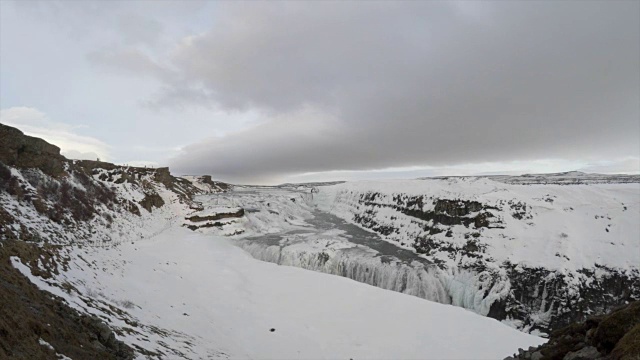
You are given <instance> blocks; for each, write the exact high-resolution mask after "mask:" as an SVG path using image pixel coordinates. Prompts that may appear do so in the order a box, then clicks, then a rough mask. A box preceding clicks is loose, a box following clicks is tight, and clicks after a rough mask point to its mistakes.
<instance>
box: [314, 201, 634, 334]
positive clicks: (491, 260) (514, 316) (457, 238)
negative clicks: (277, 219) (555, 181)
mask: <svg viewBox="0 0 640 360" xmlns="http://www.w3.org/2000/svg"><path fill="white" fill-rule="evenodd" d="M321 192H322V190H321ZM553 199H554V198H553V197H552V196H549V197H548V198H547V199H541V200H542V201H545V202H547V203H550V202H552V201H553ZM326 204H327V200H326V199H325V206H324V208H325V209H326V210H328V211H333V212H334V213H335V214H337V215H339V216H341V217H343V218H344V219H345V220H347V221H350V222H353V223H355V224H358V225H359V226H361V227H363V228H365V229H369V230H372V231H374V232H376V233H378V234H379V235H380V236H382V237H384V238H385V239H387V240H388V241H390V242H393V243H396V244H398V245H399V246H402V247H404V248H408V249H413V250H414V251H415V252H416V253H417V254H422V256H423V258H425V259H428V260H429V261H431V262H432V263H434V264H436V265H437V266H438V267H439V268H440V269H441V270H443V271H444V272H451V271H453V272H456V271H466V272H470V273H471V274H473V275H472V278H474V279H475V280H472V282H474V281H477V282H483V283H485V284H486V283H487V282H489V283H490V284H492V285H489V286H485V288H484V294H479V295H480V296H481V297H482V298H483V299H485V300H486V301H489V303H490V309H489V311H488V313H486V314H484V315H487V316H489V317H493V318H496V319H499V320H508V321H509V322H511V323H513V324H514V325H515V326H517V327H518V328H521V329H523V330H526V331H535V330H538V331H540V332H541V333H547V334H548V333H550V332H551V331H553V330H556V329H559V328H562V327H564V326H567V325H568V324H570V323H573V322H577V321H583V320H584V319H585V318H586V317H587V316H589V315H592V314H594V315H595V314H603V313H606V312H608V311H610V310H611V309H613V308H615V307H617V306H620V305H624V304H626V303H628V302H630V301H634V300H638V299H640V273H639V272H638V269H637V267H636V268H616V267H613V266H608V265H606V264H598V263H595V264H594V266H592V267H583V268H577V269H575V270H568V269H553V268H547V267H545V266H531V265H530V264H527V263H521V262H512V261H510V260H509V259H501V260H496V259H495V257H494V254H493V253H492V251H491V250H492V245H493V244H495V242H496V240H495V239H496V238H505V237H507V236H509V235H508V234H509V232H508V229H505V228H507V227H509V226H514V225H513V223H514V222H528V223H529V224H533V223H534V222H535V219H533V218H534V217H535V214H534V211H532V208H531V206H530V205H527V203H526V202H523V201H518V200H517V199H513V200H509V201H493V202H491V203H486V202H482V201H481V200H471V199H464V200H463V199H460V198H456V197H447V198H445V197H439V196H438V195H432V196H428V195H407V194H403V193H402V192H401V191H400V192H397V193H395V192H394V193H393V194H389V193H380V192H375V191H360V192H358V191H354V192H347V191H345V192H339V191H338V192H337V195H335V197H334V198H332V199H331V200H330V201H329V202H328V204H330V206H327V205H326ZM507 217H508V219H505V218H507ZM525 226H526V225H525ZM531 231H536V229H532V230H531ZM608 231H609V230H607V232H608ZM621 250H622V249H621ZM555 256H557V257H561V256H564V257H566V258H568V256H567V254H563V253H556V255H555ZM456 269H457V270H456ZM505 287H507V288H508V289H509V291H506V292H505V291H503V290H504V288H505ZM496 295H497V296H496ZM476 311H477V310H476Z"/></svg>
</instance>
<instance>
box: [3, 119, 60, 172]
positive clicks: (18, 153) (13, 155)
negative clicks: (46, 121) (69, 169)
mask: <svg viewBox="0 0 640 360" xmlns="http://www.w3.org/2000/svg"><path fill="white" fill-rule="evenodd" d="M65 160H66V159H65V157H64V156H62V155H60V148H59V147H57V146H55V145H52V144H49V143H48V142H46V141H44V140H42V139H39V138H36V137H32V136H27V135H25V134H24V133H23V132H22V131H20V130H18V129H16V128H13V127H10V126H6V125H3V124H0V162H2V163H4V164H6V165H9V166H14V167H17V168H38V169H40V170H42V172H44V173H45V174H47V175H51V176H59V175H61V174H62V173H63V171H64V167H63V163H64V161H65Z"/></svg>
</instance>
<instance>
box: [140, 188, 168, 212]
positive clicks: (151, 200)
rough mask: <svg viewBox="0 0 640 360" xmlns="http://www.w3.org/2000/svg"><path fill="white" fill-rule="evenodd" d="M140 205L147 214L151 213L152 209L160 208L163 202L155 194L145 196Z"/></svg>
mask: <svg viewBox="0 0 640 360" xmlns="http://www.w3.org/2000/svg"><path fill="white" fill-rule="evenodd" d="M140 205H141V206H142V207H143V208H144V209H145V210H147V211H148V212H151V211H152V210H153V208H160V207H162V206H163V205H164V200H162V197H161V196H160V195H158V194H157V193H152V194H147V195H146V196H145V197H144V199H142V200H141V201H140Z"/></svg>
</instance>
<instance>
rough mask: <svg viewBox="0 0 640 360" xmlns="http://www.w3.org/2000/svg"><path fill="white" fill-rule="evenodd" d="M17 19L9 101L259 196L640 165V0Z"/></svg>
mask: <svg viewBox="0 0 640 360" xmlns="http://www.w3.org/2000/svg"><path fill="white" fill-rule="evenodd" d="M7 4H9V5H11V6H9V5H7ZM1 5H2V6H3V11H2V12H1V13H0V16H2V17H3V21H2V29H3V31H2V32H0V36H2V39H3V41H2V42H1V43H2V49H3V51H2V52H1V54H0V57H1V60H2V62H1V63H2V65H3V66H2V67H1V68H0V71H1V72H2V75H3V76H2V77H3V82H2V84H1V85H2V90H3V91H4V93H5V94H8V95H7V96H5V97H3V99H2V101H3V103H2V107H3V108H5V109H6V108H10V107H15V106H18V105H20V104H30V106H32V107H33V108H38V109H40V110H43V111H45V112H46V113H48V114H50V115H51V117H53V118H56V119H69V122H70V124H76V125H77V124H78V121H82V122H83V123H84V122H85V121H86V122H87V123H88V124H90V125H91V129H93V130H94V131H96V132H97V133H99V134H100V138H101V139H104V141H107V142H108V143H109V144H111V145H112V146H113V147H112V148H111V150H112V153H113V156H114V159H115V161H120V162H127V161H132V160H133V159H136V160H141V161H142V160H144V161H153V162H155V163H159V164H163V165H165V164H167V162H169V165H170V166H171V167H172V169H173V171H174V172H177V173H183V174H185V173H190V174H205V173H207V174H212V175H214V176H215V177H216V178H219V179H222V180H227V181H233V182H245V183H262V182H272V183H273V182H279V181H286V180H288V179H293V178H305V179H307V178H308V179H309V180H312V178H313V177H317V178H320V177H323V176H324V175H322V176H321V175H320V174H322V173H326V174H325V175H327V174H329V175H327V176H333V175H334V174H347V173H349V172H351V173H354V174H357V177H361V176H366V175H367V174H371V175H372V176H375V177H377V176H382V174H383V173H384V176H390V175H389V174H391V173H393V172H394V171H397V169H402V170H399V171H400V172H399V174H405V175H407V176H410V175H408V174H413V173H414V172H413V171H414V170H415V171H418V172H420V171H426V172H428V173H429V172H433V171H435V170H434V169H436V168H439V169H444V170H447V171H454V172H455V171H458V170H460V169H462V168H464V171H465V172H466V171H472V170H468V169H477V170H473V171H472V172H480V173H481V172H484V171H494V169H501V168H504V169H505V170H513V169H515V168H517V169H523V171H526V172H528V171H529V170H526V169H530V170H531V171H533V170H534V169H539V168H544V166H546V168H548V169H550V171H558V170H561V169H560V168H559V167H562V166H576V167H586V168H589V167H592V168H594V169H595V168H602V167H605V168H612V167H615V168H620V169H627V168H628V169H629V170H630V171H637V162H638V154H639V153H640V136H638V133H640V100H639V99H640V45H639V44H640V3H638V2H637V1H615V2H605V1H599V2H598V1H589V2H587V1H562V2H557V1H554V2H545V1H528V2H504V1H495V2H471V1H448V2H436V1H425V2H416V1H407V2H403V1H395V2H333V1H322V2H320V1H317V2H291V1H282V2H277V1H271V2H199V1H189V2H174V1H163V2H162V3H161V4H159V3H158V4H156V3H153V4H152V3H149V2H129V3H127V2H108V3H107V2H100V1H98V2H91V1H87V2H84V1H83V2H57V1H46V2H19V3H10V2H3V3H2V4H1ZM9 10H11V11H9ZM25 14H30V15H29V16H26V15H25ZM34 14H35V15H34ZM56 29H57V31H55V30H56ZM60 29H62V30H60ZM25 34H26V35H28V36H29V37H28V39H26V40H24V41H23V40H22V36H23V35H25ZM51 44H55V46H54V47H55V49H54V48H51V46H52V45H51ZM53 50H55V51H53ZM57 54H58V55H57ZM85 119H86V120H85ZM74 120H75V121H74ZM67 132H69V133H71V134H74V133H75V134H77V132H76V131H74V130H73V129H72V130H68V131H67ZM82 133H83V134H88V132H85V131H82ZM180 148H181V150H176V149H180ZM77 151H81V150H77ZM176 153H178V155H177V156H174V155H175V154H176ZM170 157H173V158H172V159H171V160H170V161H167V159H168V158H170ZM624 159H630V160H628V161H627V160H624ZM473 164H475V165H473ZM523 164H524V165H523ZM526 164H528V165H526ZM540 164H547V165H544V166H542V167H541V166H540ZM549 164H555V165H549ZM561 165H562V166H561ZM594 166H595V167H594ZM483 167H485V168H490V170H486V169H483ZM394 169H395V170H394ZM406 169H410V170H409V171H408V172H407V171H406ZM416 169H419V170H416ZM565 170H573V169H569V168H567V169H565ZM622 171H624V170H622Z"/></svg>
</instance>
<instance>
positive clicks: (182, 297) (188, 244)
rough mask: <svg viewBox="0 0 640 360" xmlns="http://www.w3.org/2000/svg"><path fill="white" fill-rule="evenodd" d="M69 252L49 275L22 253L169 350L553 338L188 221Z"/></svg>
mask: <svg viewBox="0 0 640 360" xmlns="http://www.w3.org/2000/svg"><path fill="white" fill-rule="evenodd" d="M69 256H70V257H71V258H72V259H73V260H72V261H71V262H70V263H69V265H68V270H67V271H63V272H61V274H60V275H59V276H57V277H55V278H54V279H53V280H48V281H45V280H43V279H41V278H36V277H33V276H32V275H31V274H30V272H29V269H28V268H26V266H25V265H23V264H22V263H21V262H20V261H19V260H14V261H15V266H16V267H18V268H19V269H20V270H21V271H22V272H23V273H24V274H25V275H27V276H30V277H31V278H32V280H33V281H34V282H36V283H37V284H39V286H41V287H43V288H45V289H50V290H51V291H52V292H54V293H56V294H58V295H60V296H62V297H64V298H65V299H67V300H68V301H69V303H71V304H73V305H74V306H77V307H79V308H82V309H85V310H86V311H91V312H95V313H100V310H99V309H96V308H95V307H90V306H88V305H87V304H86V302H87V301H88V300H87V299H88V295H89V294H92V295H93V296H94V297H95V298H97V299H98V300H99V301H103V302H104V303H106V304H108V305H111V306H118V305H119V304H128V306H127V308H126V309H124V314H119V315H118V314H115V315H114V314H105V313H102V314H103V315H106V318H107V321H108V322H109V325H110V326H111V327H113V328H114V329H115V330H116V332H117V333H119V334H122V335H121V336H122V339H123V340H124V341H125V343H128V344H132V345H133V346H134V347H135V348H138V347H140V348H144V349H146V351H149V352H155V353H157V354H159V355H158V357H160V358H178V357H183V358H189V359H199V358H267V359H300V358H313V359H321V358H327V359H336V358H344V359H349V358H353V359H363V358H364V359H367V358H368V359H371V358H385V359H398V358H402V359H499V358H503V357H506V356H508V355H510V354H511V353H513V351H514V349H517V348H518V347H523V348H527V347H529V346H532V345H537V344H540V343H542V342H544V340H543V339H540V338H537V337H534V336H531V335H527V334H524V333H521V332H519V331H516V330H514V329H511V328H509V327H507V326H505V325H504V324H501V323H499V322H497V321H495V320H493V319H489V318H485V317H481V316H478V315H476V314H474V313H472V312H469V311H466V310H464V309H461V308H458V307H454V306H447V305H442V304H437V303H432V302H427V301H424V300H421V299H418V298H415V297H411V296H406V295H402V294H399V293H394V292H389V291H385V290H382V289H378V288H375V287H371V286H367V285H364V284H359V283H357V282H355V281H351V280H348V279H344V278H341V277H336V276H330V275H325V274H320V273H315V272H310V271H305V270H302V269H296V268H293V267H283V266H277V265H275V264H269V263H265V262H260V261H257V260H254V259H253V258H251V256H250V255H248V254H247V253H245V252H244V251H242V250H241V249H239V248H237V247H235V246H233V244H232V243H231V242H230V240H227V239H225V238H221V237H212V236H207V235H203V234H199V233H195V232H191V231H189V230H186V229H180V228H172V229H170V230H167V231H165V232H163V233H161V234H159V235H158V236H156V237H153V238H146V239H142V240H139V241H136V242H134V243H132V244H131V243H123V244H122V245H120V246H118V247H116V248H111V249H95V248H83V249H78V248H74V249H71V250H70V253H69ZM87 263H88V264H90V266H87ZM47 282H54V283H69V284H71V285H73V286H74V287H75V288H76V289H77V290H78V292H76V291H75V290H74V291H71V292H70V293H68V294H67V293H65V292H63V291H61V290H60V289H58V288H57V287H50V286H49V285H47ZM101 307H102V308H107V306H104V305H103V306H101ZM156 329H158V330H157V331H156ZM159 329H163V330H162V331H160V330H159ZM271 329H274V331H273V332H272V331H271Z"/></svg>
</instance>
